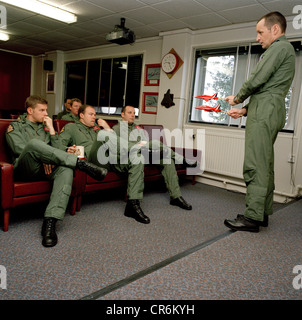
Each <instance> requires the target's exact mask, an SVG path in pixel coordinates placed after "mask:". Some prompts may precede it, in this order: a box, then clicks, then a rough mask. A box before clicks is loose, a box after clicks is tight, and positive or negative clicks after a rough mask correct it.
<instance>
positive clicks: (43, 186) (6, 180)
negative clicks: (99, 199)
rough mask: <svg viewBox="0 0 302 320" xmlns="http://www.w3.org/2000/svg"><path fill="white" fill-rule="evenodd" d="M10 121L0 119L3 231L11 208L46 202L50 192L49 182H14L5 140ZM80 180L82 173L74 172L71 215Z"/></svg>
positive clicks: (76, 201) (0, 186) (74, 208)
mask: <svg viewBox="0 0 302 320" xmlns="http://www.w3.org/2000/svg"><path fill="white" fill-rule="evenodd" d="M11 121H12V120H11V119H0V197H1V199H0V201H1V211H2V212H3V217H4V223H3V230H4V231H8V225H9V214H10V210H11V209H12V208H15V207H18V206H22V205H25V204H30V203H36V202H43V201H47V200H48V199H49V197H50V194H51V190H52V183H51V182H50V181H34V182H24V181H15V180H14V177H13V165H12V163H11V159H10V156H9V155H10V151H9V148H8V146H7V143H6V140H5V132H6V128H7V126H8V125H9V123H10V122H11ZM82 179H85V175H84V173H83V174H82V172H80V171H79V170H75V175H74V181H73V186H72V193H71V208H70V212H71V214H74V213H75V210H76V208H77V205H78V195H80V194H81V192H82V189H81V188H82V187H81V186H82V185H83V183H84V182H83V181H82Z"/></svg>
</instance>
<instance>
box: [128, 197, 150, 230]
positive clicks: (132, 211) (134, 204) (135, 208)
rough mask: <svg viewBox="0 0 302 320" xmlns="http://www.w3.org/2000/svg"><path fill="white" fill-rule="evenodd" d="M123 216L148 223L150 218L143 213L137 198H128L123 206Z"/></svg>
mask: <svg viewBox="0 0 302 320" xmlns="http://www.w3.org/2000/svg"><path fill="white" fill-rule="evenodd" d="M125 216H126V217H130V218H134V219H135V220H136V221H138V222H141V223H145V224H148V223H150V219H149V218H148V217H147V216H146V215H145V214H144V213H143V210H142V209H141V207H140V204H139V200H128V202H127V205H126V208H125Z"/></svg>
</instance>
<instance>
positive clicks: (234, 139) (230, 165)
mask: <svg viewBox="0 0 302 320" xmlns="http://www.w3.org/2000/svg"><path fill="white" fill-rule="evenodd" d="M243 159H244V137H242V136H236V135H225V134H222V133H221V134H219V133H217V134H215V133H212V132H211V133H209V132H206V136H205V171H207V172H213V173H216V174H221V175H225V176H231V177H236V178H242V177H243V176H242V166H243Z"/></svg>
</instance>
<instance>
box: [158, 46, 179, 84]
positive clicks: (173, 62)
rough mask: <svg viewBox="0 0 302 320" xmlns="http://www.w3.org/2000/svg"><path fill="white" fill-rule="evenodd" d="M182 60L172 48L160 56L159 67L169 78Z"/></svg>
mask: <svg viewBox="0 0 302 320" xmlns="http://www.w3.org/2000/svg"><path fill="white" fill-rule="evenodd" d="M183 63H184V62H183V60H182V59H181V57H180V56H179V55H178V54H177V52H176V51H175V50H174V49H173V48H172V49H171V50H170V51H169V52H168V53H167V54H166V55H164V57H163V58H162V62H161V68H162V70H163V72H164V73H165V74H166V75H167V77H168V78H169V79H171V78H172V77H173V75H174V74H175V73H176V72H177V71H178V69H179V68H180V67H181V66H182V64H183Z"/></svg>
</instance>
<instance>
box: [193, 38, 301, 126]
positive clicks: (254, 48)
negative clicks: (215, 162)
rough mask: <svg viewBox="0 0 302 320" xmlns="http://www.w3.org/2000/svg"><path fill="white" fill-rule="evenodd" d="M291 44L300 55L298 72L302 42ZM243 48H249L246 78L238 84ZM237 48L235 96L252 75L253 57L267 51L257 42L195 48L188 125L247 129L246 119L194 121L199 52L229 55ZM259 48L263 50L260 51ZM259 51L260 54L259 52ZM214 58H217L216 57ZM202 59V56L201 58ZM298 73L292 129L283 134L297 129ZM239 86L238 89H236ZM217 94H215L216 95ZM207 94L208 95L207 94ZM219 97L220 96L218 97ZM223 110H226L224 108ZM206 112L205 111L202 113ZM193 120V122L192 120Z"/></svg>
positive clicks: (292, 101)
mask: <svg viewBox="0 0 302 320" xmlns="http://www.w3.org/2000/svg"><path fill="white" fill-rule="evenodd" d="M288 40H289V42H290V43H291V44H292V45H293V47H294V48H295V51H296V52H298V51H299V53H298V54H296V70H298V69H297V65H298V66H301V67H302V42H301V40H300V39H288ZM243 47H245V48H246V47H247V48H248V52H247V60H246V62H245V74H244V77H242V74H241V78H244V80H243V81H240V82H239V83H238V82H236V81H237V78H238V59H239V54H238V52H239V50H240V48H243ZM233 48H236V49H237V53H236V56H235V63H234V70H233V71H234V72H233V74H234V78H233V87H232V92H231V93H230V94H229V95H235V94H236V93H237V92H238V86H239V89H240V87H241V85H242V84H243V82H244V81H246V80H247V79H248V77H249V75H250V73H251V70H252V69H253V68H254V66H255V64H253V65H251V61H252V59H253V55H254V54H259V56H260V53H261V52H264V51H265V50H263V49H262V48H261V46H260V45H259V43H255V42H249V43H243V44H238V43H237V44H233V45H232V44H227V45H225V46H216V47H204V48H203V47H200V46H199V47H195V48H194V49H193V63H192V70H193V72H192V77H191V87H190V88H191V89H190V99H189V108H188V118H187V119H188V120H187V124H200V125H206V126H213V125H214V126H219V127H225V128H228V127H232V128H242V129H245V121H246V117H242V118H240V119H237V120H236V121H234V119H232V118H231V117H229V119H228V120H227V122H207V121H202V120H194V119H193V116H192V114H193V112H192V111H193V108H195V105H194V99H195V98H194V96H196V93H195V90H196V89H195V88H196V87H198V84H197V85H196V83H195V82H196V76H197V73H198V70H196V69H197V60H198V58H199V57H198V52H200V53H202V52H213V53H215V51H216V52H217V53H227V52H228V51H230V50H231V49H233ZM259 48H260V49H261V50H259ZM258 51H259V52H258ZM213 56H217V55H214V54H213ZM200 57H201V56H200ZM297 73H298V72H296V73H295V77H294V79H293V82H292V87H294V89H295V90H294V91H296V92H294V96H293V95H291V98H290V102H289V107H288V115H289V120H290V125H291V127H290V128H288V124H287V123H286V126H285V127H284V128H283V129H282V130H281V132H294V130H295V127H296V123H295V119H296V113H297V110H298V105H299V98H300V95H301V93H302V75H301V76H300V77H299V76H298V75H297ZM202 77H203V78H204V77H205V72H203V75H202ZM202 82H204V81H202V80H200V83H202ZM236 85H237V88H236V89H235V87H236ZM204 89H205V84H203V88H201V90H204ZM214 93H215V92H213V94H214ZM201 94H203V93H199V94H198V95H201ZM205 94H207V93H205ZM218 96H219V95H218ZM248 101H249V98H248V99H246V100H245V101H244V102H243V104H242V107H243V106H245V105H246V104H247V103H248ZM222 109H224V108H223V107H222ZM202 112H204V111H202ZM192 119H193V120H192Z"/></svg>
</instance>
